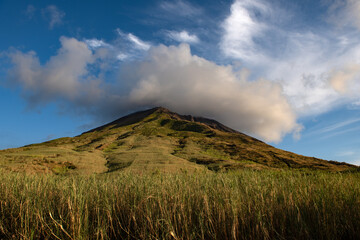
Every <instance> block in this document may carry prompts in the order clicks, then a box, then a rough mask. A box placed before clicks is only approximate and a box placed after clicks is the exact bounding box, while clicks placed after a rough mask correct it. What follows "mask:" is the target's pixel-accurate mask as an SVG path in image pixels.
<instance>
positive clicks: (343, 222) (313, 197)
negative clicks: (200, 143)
mask: <svg viewBox="0 0 360 240" xmlns="http://www.w3.org/2000/svg"><path fill="white" fill-rule="evenodd" d="M359 238H360V174H359V173H352V174H345V173H341V174H340V173H325V172H311V171H309V172H296V171H251V170H248V171H247V170H246V171H240V172H236V173H235V172H234V173H209V172H207V173H205V172H195V173H186V172H183V173H177V174H162V173H159V172H154V173H146V174H143V175H141V174H140V175H135V174H134V173H126V172H119V173H116V174H102V175H92V176H54V175H33V176H31V175H24V174H15V173H5V172H1V174H0V239H359Z"/></svg>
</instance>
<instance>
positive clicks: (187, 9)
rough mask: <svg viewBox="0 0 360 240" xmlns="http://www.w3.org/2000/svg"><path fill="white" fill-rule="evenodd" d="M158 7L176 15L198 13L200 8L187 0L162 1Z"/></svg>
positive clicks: (194, 14)
mask: <svg viewBox="0 0 360 240" xmlns="http://www.w3.org/2000/svg"><path fill="white" fill-rule="evenodd" d="M160 8H161V9H163V10H165V11H167V12H169V13H171V14H173V15H178V16H185V17H192V16H196V15H200V14H201V13H202V11H201V9H200V8H198V7H195V6H193V5H192V4H190V3H189V2H187V1H183V0H176V1H163V2H161V4H160Z"/></svg>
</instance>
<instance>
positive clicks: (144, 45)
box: [116, 29, 151, 51]
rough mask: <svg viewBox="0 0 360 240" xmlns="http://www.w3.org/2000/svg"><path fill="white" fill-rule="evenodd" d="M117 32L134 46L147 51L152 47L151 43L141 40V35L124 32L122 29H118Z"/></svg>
mask: <svg viewBox="0 0 360 240" xmlns="http://www.w3.org/2000/svg"><path fill="white" fill-rule="evenodd" d="M116 31H117V33H118V34H119V36H120V38H123V39H125V40H126V41H128V42H129V43H131V45H132V47H134V48H136V49H138V50H141V51H147V50H149V49H150V47H151V44H150V43H148V42H145V41H143V40H141V39H140V38H139V37H137V36H135V35H134V34H132V33H124V32H122V31H121V30H120V29H116Z"/></svg>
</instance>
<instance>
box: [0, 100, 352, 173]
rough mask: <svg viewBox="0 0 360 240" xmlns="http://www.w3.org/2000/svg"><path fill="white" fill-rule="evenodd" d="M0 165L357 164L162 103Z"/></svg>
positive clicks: (206, 167)
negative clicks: (277, 143) (278, 143)
mask: <svg viewBox="0 0 360 240" xmlns="http://www.w3.org/2000/svg"><path fill="white" fill-rule="evenodd" d="M0 168H2V169H4V170H5V171H18V172H27V173H55V174H70V173H74V174H91V173H111V172H112V173H114V172H117V171H131V172H136V173H142V172H148V171H154V172H155V171H161V172H177V171H191V172H193V171H215V172H218V171H236V170H241V169H248V168H250V169H257V170H262V169H319V170H326V171H348V170H353V169H358V167H356V166H353V165H350V164H347V163H340V162H336V161H326V160H322V159H318V158H314V157H306V156H302V155H298V154H295V153H292V152H288V151H284V150H281V149H278V148H275V147H273V146H270V145H268V144H266V143H264V142H262V141H260V140H258V139H256V138H253V137H251V136H248V135H246V134H243V133H241V132H238V131H236V130H233V129H231V128H229V127H227V126H225V125H223V124H221V123H219V122H217V121H215V120H211V119H207V118H203V117H194V116H190V115H180V114H177V113H175V112H172V111H170V110H168V109H166V108H162V107H157V108H152V109H149V110H145V111H140V112H136V113H133V114H130V115H127V116H124V117H122V118H119V119H118V120H116V121H113V122H111V123H108V124H106V125H104V126H101V127H98V128H95V129H92V130H90V131H88V132H85V133H83V134H81V135H79V136H76V137H72V138H70V137H67V138H59V139H55V140H52V141H48V142H44V143H40V144H32V145H27V146H24V147H21V148H14V149H7V150H2V151H0Z"/></svg>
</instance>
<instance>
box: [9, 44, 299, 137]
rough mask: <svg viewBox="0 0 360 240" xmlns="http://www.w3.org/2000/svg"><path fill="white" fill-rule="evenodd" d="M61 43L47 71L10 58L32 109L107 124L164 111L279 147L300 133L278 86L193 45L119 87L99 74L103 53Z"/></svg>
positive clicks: (139, 66) (132, 66)
mask: <svg viewBox="0 0 360 240" xmlns="http://www.w3.org/2000/svg"><path fill="white" fill-rule="evenodd" d="M60 41H61V44H62V47H61V48H60V49H59V51H58V53H57V55H55V56H53V57H51V58H50V59H49V61H48V62H47V63H45V64H44V65H41V64H40V62H39V60H38V58H37V56H36V54H35V53H34V52H30V53H22V52H19V51H16V52H12V53H11V54H10V55H9V56H10V59H11V61H12V63H13V68H12V69H11V70H10V71H9V74H8V80H9V81H10V82H12V83H13V84H16V85H19V86H20V87H21V89H22V91H23V95H24V96H25V97H26V99H27V100H28V101H29V104H30V105H31V106H36V105H38V104H46V103H49V102H54V101H55V102H57V101H59V100H60V102H61V103H62V104H65V105H66V104H67V105H68V106H71V110H72V111H74V110H76V111H80V112H82V113H84V112H85V113H93V114H94V115H95V116H96V117H100V118H101V117H108V118H107V120H110V119H109V118H110V117H111V118H114V117H118V116H119V115H121V113H123V112H125V111H128V110H131V109H139V108H145V107H154V106H164V107H168V108H170V109H172V110H173V111H178V112H179V113H182V114H193V115H200V116H205V117H210V118H213V119H216V120H218V121H220V122H223V123H224V124H227V125H229V126H230V127H233V128H235V129H237V130H239V131H242V132H246V133H249V134H252V135H255V136H258V137H261V138H262V139H264V140H266V141H275V142H276V141H280V140H281V138H282V137H283V136H284V135H285V134H287V133H290V132H296V131H297V130H299V126H298V124H297V123H296V117H295V114H294V113H293V111H292V109H291V106H290V105H289V104H288V102H287V100H286V98H285V97H284V96H283V95H282V89H281V87H280V85H279V84H276V83H273V82H270V81H267V80H264V79H258V80H256V81H249V80H248V79H247V78H246V76H247V74H242V73H239V72H234V71H233V69H232V68H231V67H230V66H220V65H217V64H215V63H213V62H210V61H208V60H206V59H203V58H200V57H198V56H194V55H192V54H191V52H190V47H189V45H187V44H182V45H180V46H178V47H176V46H170V47H166V46H159V47H153V48H151V49H150V51H149V53H148V56H147V57H145V58H144V59H138V60H137V61H134V62H128V63H126V64H122V67H121V68H120V69H121V71H120V75H118V76H119V77H118V78H117V79H112V80H110V81H104V80H103V79H102V78H101V77H99V76H101V75H103V74H105V72H103V71H104V70H103V69H104V68H102V67H101V66H102V65H103V64H105V65H106V63H107V61H109V59H108V58H103V57H101V55H99V54H98V50H99V49H97V50H91V49H90V48H89V47H88V45H87V44H86V43H85V42H82V41H78V40H76V39H73V38H65V37H62V38H61V39H60ZM91 69H94V71H91ZM99 71H100V73H98V72H99Z"/></svg>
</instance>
